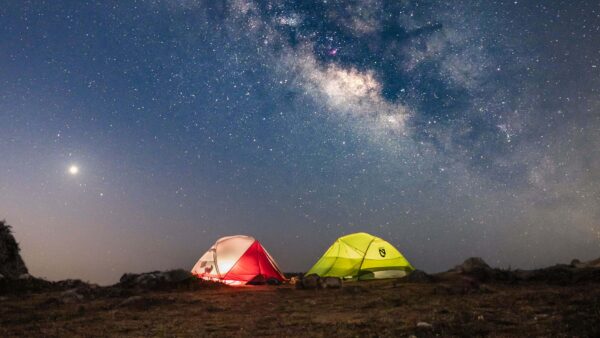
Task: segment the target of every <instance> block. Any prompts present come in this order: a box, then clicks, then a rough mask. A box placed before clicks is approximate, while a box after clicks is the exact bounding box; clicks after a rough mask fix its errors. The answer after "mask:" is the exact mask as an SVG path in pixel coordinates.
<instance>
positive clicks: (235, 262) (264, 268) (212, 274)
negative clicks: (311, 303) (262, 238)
mask: <svg viewBox="0 0 600 338" xmlns="http://www.w3.org/2000/svg"><path fill="white" fill-rule="evenodd" d="M192 273H193V274H194V275H196V276H198V277H200V278H202V279H206V280H212V281H217V282H222V283H225V284H232V285H243V284H262V283H267V282H269V281H270V280H276V281H279V282H282V281H284V280H285V277H284V276H283V274H282V273H281V270H279V267H277V263H275V260H274V259H273V258H272V257H271V255H269V253H268V252H267V250H265V248H263V246H262V245H261V244H260V242H259V241H257V240H256V239H254V238H253V237H250V236H241V235H238V236H229V237H223V238H221V239H219V240H218V241H217V242H216V243H215V244H214V245H213V246H212V247H211V248H210V249H209V250H208V251H207V252H206V253H205V254H204V255H202V257H200V260H198V262H197V263H196V265H194V267H193V268H192Z"/></svg>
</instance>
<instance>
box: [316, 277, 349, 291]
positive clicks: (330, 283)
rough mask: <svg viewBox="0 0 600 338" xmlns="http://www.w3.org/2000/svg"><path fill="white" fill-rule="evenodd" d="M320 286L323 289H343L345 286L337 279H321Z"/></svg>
mask: <svg viewBox="0 0 600 338" xmlns="http://www.w3.org/2000/svg"><path fill="white" fill-rule="evenodd" d="M318 284H319V288H321V289H341V288H342V286H343V283H342V279H341V278H337V277H322V278H319V283H318Z"/></svg>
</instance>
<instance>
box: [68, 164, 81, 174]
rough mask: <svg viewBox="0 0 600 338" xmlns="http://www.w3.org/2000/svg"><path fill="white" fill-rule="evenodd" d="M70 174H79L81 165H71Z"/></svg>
mask: <svg viewBox="0 0 600 338" xmlns="http://www.w3.org/2000/svg"><path fill="white" fill-rule="evenodd" d="M69 174H71V175H77V174H79V167H78V166H76V165H71V166H70V167H69Z"/></svg>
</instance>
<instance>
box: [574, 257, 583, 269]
mask: <svg viewBox="0 0 600 338" xmlns="http://www.w3.org/2000/svg"><path fill="white" fill-rule="evenodd" d="M571 266H572V267H574V268H582V267H585V264H584V263H581V261H580V260H579V259H573V260H572V261H571Z"/></svg>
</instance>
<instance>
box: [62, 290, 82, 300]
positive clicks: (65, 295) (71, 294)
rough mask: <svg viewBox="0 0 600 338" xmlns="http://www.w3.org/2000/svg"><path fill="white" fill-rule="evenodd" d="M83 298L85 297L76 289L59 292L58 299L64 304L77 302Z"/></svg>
mask: <svg viewBox="0 0 600 338" xmlns="http://www.w3.org/2000/svg"><path fill="white" fill-rule="evenodd" d="M84 298H85V297H84V296H83V295H82V294H80V293H79V292H78V290H77V289H71V290H67V291H63V292H62V293H61V294H60V300H61V301H62V302H63V303H65V304H67V303H78V302H81V301H82V300H83V299H84Z"/></svg>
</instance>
